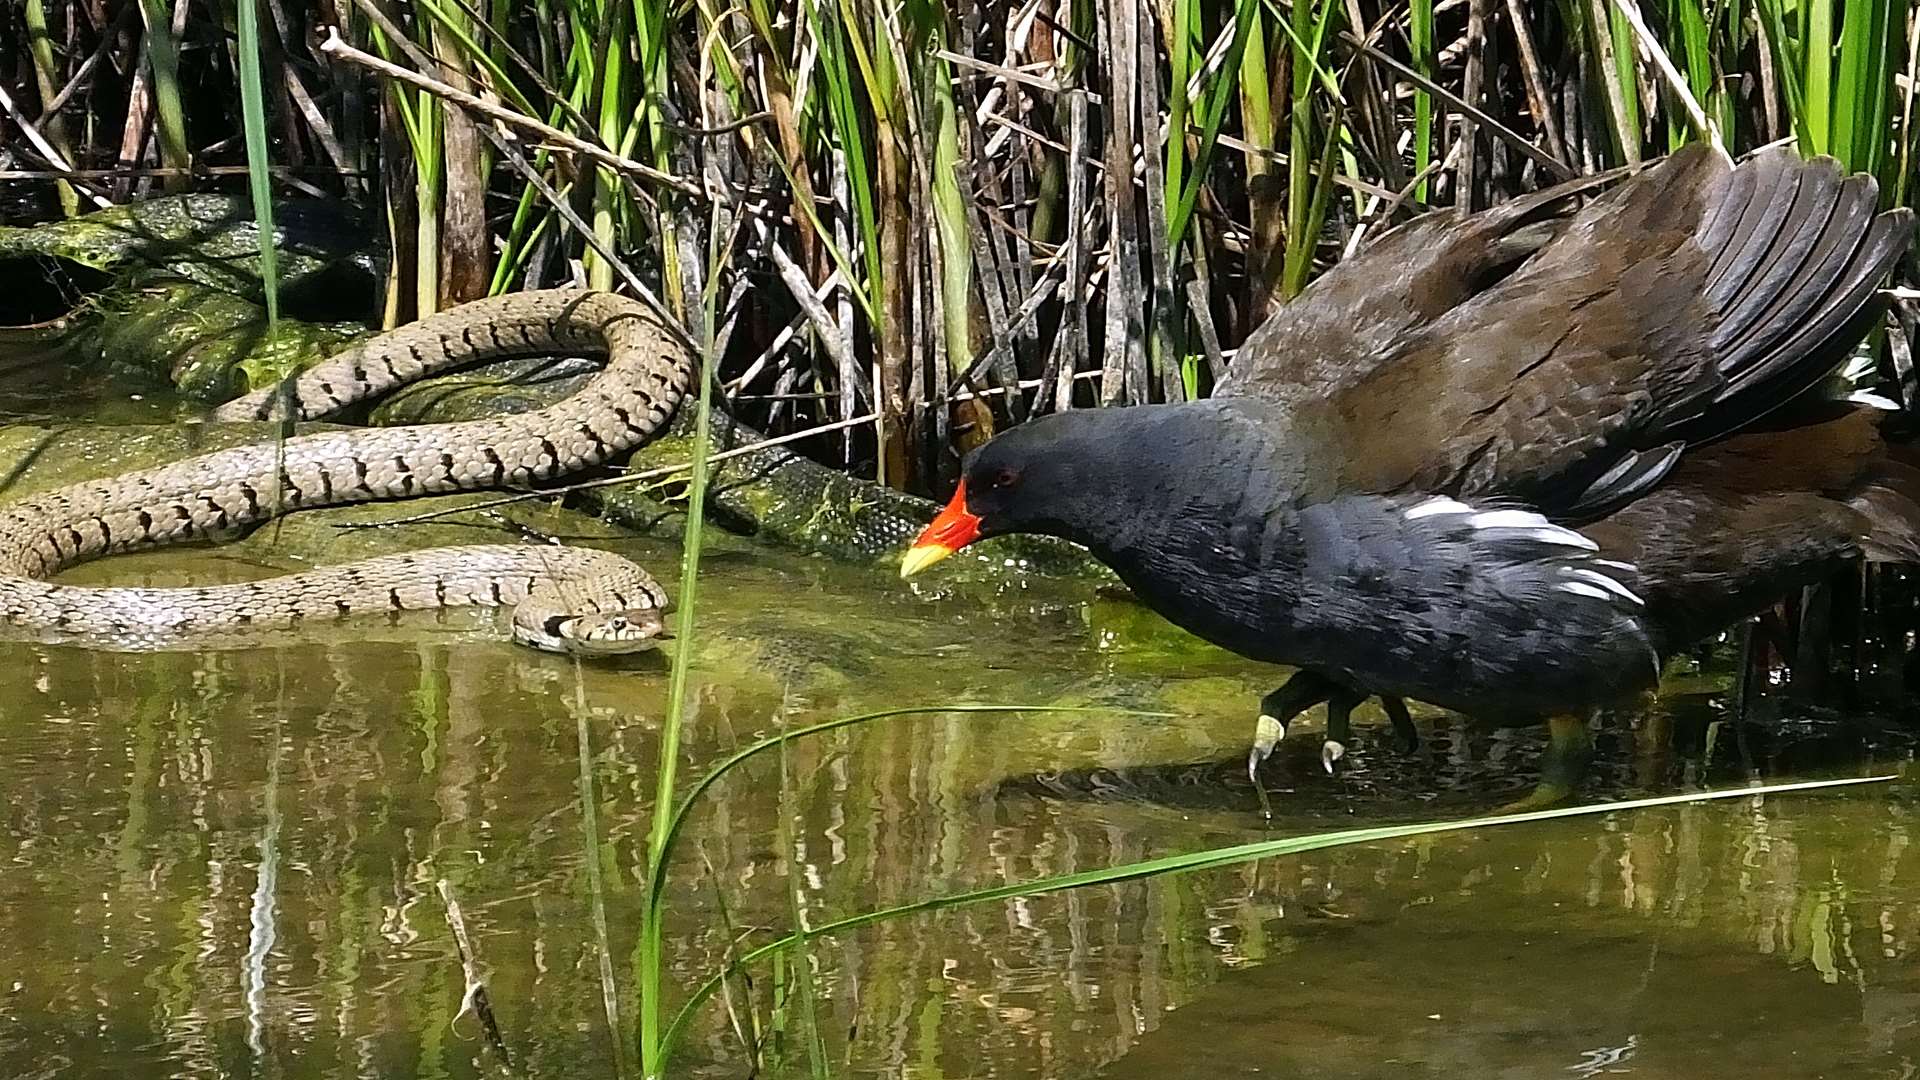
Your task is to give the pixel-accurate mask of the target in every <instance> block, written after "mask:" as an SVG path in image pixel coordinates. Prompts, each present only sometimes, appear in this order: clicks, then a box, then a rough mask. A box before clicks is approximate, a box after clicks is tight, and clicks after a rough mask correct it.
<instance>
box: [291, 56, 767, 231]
mask: <svg viewBox="0 0 1920 1080" xmlns="http://www.w3.org/2000/svg"><path fill="white" fill-rule="evenodd" d="M320 51H321V52H323V53H326V54H328V55H329V56H336V57H338V58H340V59H342V60H345V61H347V62H348V63H352V64H358V65H360V66H361V67H364V68H368V69H370V70H373V71H377V72H379V73H380V74H382V75H385V76H387V77H389V78H393V79H398V80H400V81H401V82H403V83H406V84H407V85H408V86H412V87H415V88H417V89H420V90H424V91H426V92H427V93H429V94H432V95H433V96H434V97H437V98H441V99H443V100H446V101H451V102H453V103H454V104H455V105H458V106H460V107H461V108H463V109H468V110H471V111H473V112H477V113H479V114H480V115H482V116H485V117H487V118H488V119H490V120H497V121H499V122H500V123H502V124H506V125H508V126H510V127H517V128H522V129H524V130H527V131H531V132H534V133H535V134H537V135H539V136H540V137H541V138H543V139H546V140H547V141H549V142H552V143H555V144H557V145H558V146H560V147H563V148H565V149H567V150H571V151H573V152H574V153H576V154H582V155H585V156H587V157H590V158H592V159H593V160H594V161H597V162H599V163H600V164H602V165H605V166H606V167H608V168H610V169H614V170H617V171H619V172H622V173H626V174H627V175H629V176H637V177H639V178H641V179H643V180H651V181H653V182H654V183H657V184H659V185H661V186H662V187H668V188H672V189H673V190H675V191H678V192H680V193H682V194H684V195H693V196H695V197H698V198H703V199H714V200H719V201H730V198H731V197H730V196H729V195H728V194H727V193H726V192H724V191H718V190H709V189H707V188H704V187H702V186H700V185H699V184H696V183H694V182H693V181H691V180H686V179H683V178H681V177H678V176H675V175H673V174H672V173H670V172H665V171H663V170H660V169H656V168H654V167H653V166H651V165H648V164H646V163H645V162H640V161H635V160H633V159H632V158H630V157H625V156H623V155H621V154H616V153H614V152H613V151H611V150H607V149H605V148H603V147H599V146H595V145H594V144H592V143H590V142H587V141H586V140H585V139H582V138H580V137H578V136H576V135H569V134H568V133H566V132H564V131H561V130H560V129H559V128H557V127H553V126H552V125H550V124H546V123H542V122H541V121H539V120H536V119H534V118H533V117H531V116H527V115H525V114H523V113H517V112H514V111H513V110H512V109H508V108H503V107H501V106H499V105H495V104H494V103H493V102H491V101H487V100H486V99H484V98H478V97H475V96H473V95H472V94H469V93H467V92H466V91H464V90H458V89H455V88H454V87H452V86H449V85H447V84H446V83H444V82H441V81H440V80H438V79H434V78H431V77H429V76H426V75H422V74H421V73H419V72H417V71H414V70H413V69H411V68H404V67H401V66H400V65H399V64H390V63H388V62H387V61H385V60H382V59H380V58H379V57H377V56H374V55H373V54H371V53H366V52H362V51H360V50H359V49H356V48H354V47H353V46H351V45H349V44H347V43H346V42H345V41H343V40H341V38H340V31H339V30H337V29H335V28H333V27H328V28H327V40H326V41H324V42H321V44H320Z"/></svg>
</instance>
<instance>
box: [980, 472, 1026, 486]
mask: <svg viewBox="0 0 1920 1080" xmlns="http://www.w3.org/2000/svg"><path fill="white" fill-rule="evenodd" d="M1019 479H1020V474H1019V473H1017V472H1014V471H1013V470H1012V469H1001V470H999V471H997V472H995V473H994V474H993V482H992V483H991V484H989V485H988V486H989V487H996V488H1003V487H1012V486H1013V485H1014V484H1015V483H1016V482H1017V481H1019Z"/></svg>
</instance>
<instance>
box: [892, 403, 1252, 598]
mask: <svg viewBox="0 0 1920 1080" xmlns="http://www.w3.org/2000/svg"><path fill="white" fill-rule="evenodd" d="M1269 450H1270V447H1269V444H1268V442H1267V439H1266V438H1265V437H1264V435H1263V434H1262V433H1261V432H1260V431H1259V429H1258V426H1257V425H1254V424H1251V423H1249V422H1248V420H1247V418H1246V417H1245V416H1244V415H1243V414H1242V413H1241V412H1240V411H1239V410H1237V409H1235V408H1232V407H1225V406H1221V405H1219V404H1217V403H1213V402H1195V403H1192V404H1188V405H1147V406H1139V407H1134V408H1124V409H1089V410H1080V411H1074V412H1067V413H1058V414H1055V415H1052V416H1047V417H1042V418H1041V419H1039V420H1035V421H1032V422H1030V423H1027V424H1022V425H1021V426H1019V427H1016V428H1014V429H1012V430H1011V431H1008V432H1006V433H1005V434H1003V435H1001V436H999V437H998V438H995V439H994V440H992V441H991V442H989V443H987V444H986V445H984V446H981V447H979V448H977V449H975V450H974V451H973V452H972V453H971V454H969V455H967V459H966V461H965V463H964V464H963V465H962V467H961V478H960V486H959V487H958V488H957V489H956V490H955V491H954V494H953V499H952V501H951V502H949V503H948V504H947V506H946V509H944V510H942V511H941V512H940V515H939V516H938V517H936V518H935V519H934V521H933V524H931V525H929V526H927V528H926V530H925V531H924V532H922V533H921V534H920V537H919V539H918V540H916V541H915V542H914V545H913V547H912V548H911V549H910V550H909V551H908V552H907V556H906V559H905V560H904V561H903V563H902V564H901V576H902V577H906V576H910V575H912V574H914V573H917V572H919V571H920V570H923V569H925V568H926V567H928V566H931V565H933V564H934V563H936V562H939V561H940V560H941V559H944V558H946V557H947V556H948V555H951V554H953V553H954V552H955V551H958V550H959V549H961V548H963V547H965V546H966V545H967V544H970V543H972V542H973V541H975V540H978V539H983V538H985V537H989V536H1000V535H1003V534H1006V533H1043V534H1046V535H1049V536H1058V537H1062V538H1064V539H1067V540H1073V541H1077V542H1079V543H1083V544H1086V545H1088V546H1089V547H1092V548H1094V549H1095V550H1096V551H1098V550H1101V549H1103V548H1109V547H1111V546H1114V545H1115V544H1116V543H1118V542H1119V541H1121V540H1122V539H1124V537H1125V536H1126V535H1127V534H1129V533H1130V532H1132V531H1133V530H1135V529H1137V528H1140V527H1142V526H1143V525H1150V524H1151V523H1153V522H1154V521H1156V520H1158V519H1161V518H1163V517H1164V516H1166V515H1169V514H1181V513H1188V512H1191V511H1193V510H1194V509H1195V508H1196V507H1197V506H1199V505H1202V504H1207V503H1217V502H1218V501H1219V500H1220V499H1222V498H1229V499H1237V498H1241V497H1243V496H1244V494H1245V490H1246V481H1247V480H1248V478H1249V476H1250V475H1251V474H1252V473H1259V474H1262V475H1268V474H1269V473H1270V470H1269V469H1268V468H1267V467H1265V465H1264V463H1265V462H1268V461H1270V460H1271V454H1270V452H1269Z"/></svg>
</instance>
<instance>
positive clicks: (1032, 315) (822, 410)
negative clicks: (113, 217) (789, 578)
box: [0, 0, 1916, 490]
mask: <svg viewBox="0 0 1920 1080" xmlns="http://www.w3.org/2000/svg"><path fill="white" fill-rule="evenodd" d="M168 7H169V5H164V4H155V3H153V2H152V0H118V2H117V3H114V2H110V3H108V4H106V5H105V8H106V10H107V11H108V13H109V16H110V17H109V19H108V21H107V24H106V25H104V26H103V25H97V24H96V22H95V21H94V18H93V17H92V16H91V15H89V14H88V12H89V11H91V10H92V9H90V8H87V7H85V6H83V5H80V4H78V3H55V2H51V0H31V2H29V3H27V4H25V5H23V6H21V7H19V8H17V9H15V10H14V11H10V12H9V14H8V15H7V16H6V18H7V19H8V20H9V23H10V25H9V30H18V31H20V32H19V33H18V34H9V35H8V36H6V37H5V38H0V41H8V42H17V43H18V44H16V45H12V46H7V45H0V50H7V49H9V48H10V49H13V50H17V51H14V52H12V53H10V54H8V53H5V52H0V63H4V64H5V65H6V66H5V67H4V68H0V70H11V71H12V72H13V73H14V74H13V76H12V77H11V78H9V79H8V80H7V86H8V93H9V98H8V102H9V104H8V107H7V117H6V120H7V123H8V124H9V125H10V126H11V127H13V128H16V129H18V131H19V132H20V133H21V134H27V133H28V130H29V128H31V135H30V136H29V137H28V138H26V139H25V140H24V141H15V142H16V145H20V146H21V147H22V149H21V151H20V152H19V153H18V154H17V156H16V161H15V164H16V166H18V167H16V168H14V169H13V170H12V171H9V172H7V173H5V174H0V175H4V178H5V180H4V182H5V183H6V184H7V185H8V186H9V187H10V188H12V189H13V190H14V191H15V192H17V193H20V194H21V195H24V196H26V197H29V198H36V199H39V200H42V201H43V210H44V212H54V213H57V212H60V211H61V210H62V209H63V208H65V209H68V210H74V209H78V208H79V207H80V206H81V205H82V203H81V202H80V201H79V200H77V199H68V200H67V201H65V202H62V201H61V198H56V196H61V197H64V196H62V193H66V194H68V195H71V194H72V193H74V192H80V193H84V194H86V195H88V196H90V197H95V198H102V199H106V198H110V199H124V198H128V197H133V196H137V195H138V194H139V193H140V192H142V191H145V190H151V189H152V188H153V186H154V185H156V184H164V185H179V184H181V183H184V182H187V181H189V180H190V179H191V182H193V183H201V184H204V183H214V182H219V183H231V182H234V181H228V180H223V179H220V178H221V177H223V176H225V175H227V174H228V173H237V172H238V171H240V170H241V169H242V167H243V165H244V163H245V161H246V160H248V159H249V158H259V157H261V156H263V155H264V156H266V157H270V158H271V159H272V161H273V163H274V174H275V177H276V182H275V184H274V188H275V190H276V191H277V192H278V193H279V194H280V195H282V196H295V195H299V194H303V193H334V194H341V195H346V196H349V197H353V198H356V199H360V200H362V201H365V202H367V203H369V204H371V205H372V206H374V207H377V208H378V209H379V210H381V211H382V212H383V215H384V219H385V221H386V223H387V227H388V231H389V237H388V239H389V240H390V242H391V243H392V246H393V249H394V252H395V258H394V260H393V264H392V270H391V279H390V280H389V282H388V283H387V289H386V293H385V300H384V312H385V317H386V318H387V319H388V320H389V321H399V320H402V319H406V318H410V317H412V316H413V315H414V314H416V313H418V312H420V311H425V310H430V309H433V308H436V307H439V306H444V305H447V304H452V303H457V302H460V301H462V300H466V299H470V298H472V297H474V296H476V295H479V294H481V293H484V292H488V291H501V290H506V289H514V288H521V287H528V286H539V285H543V284H550V283H553V282H555V281H559V280H565V279H567V278H568V277H569V276H570V275H571V274H572V273H573V272H574V271H573V270H571V269H570V268H572V267H579V268H580V272H581V273H582V274H583V276H584V280H586V281H588V282H590V283H592V284H594V285H597V286H602V287H605V286H610V285H612V284H614V283H616V282H622V283H625V285H626V286H627V287H628V288H633V289H636V290H639V291H644V292H646V293H648V294H650V295H653V296H655V297H657V299H658V301H659V302H660V303H661V304H663V305H664V306H665V307H667V308H668V309H670V310H672V311H673V312H675V313H676V314H678V315H679V316H680V317H681V318H682V319H683V320H684V321H685V322H686V324H687V325H690V326H691V325H693V324H694V323H695V322H697V321H699V320H700V318H701V316H700V315H699V314H698V313H699V312H700V311H701V309H702V308H703V307H705V306H708V304H709V303H710V304H711V305H712V307H713V312H714V314H713V325H714V337H713V340H714V342H715V344H716V347H717V348H719V349H720V351H721V352H722V354H723V355H722V377H723V380H724V381H723V387H722V388H723V389H724V390H725V391H726V392H727V393H728V394H729V395H730V397H731V400H732V401H733V403H734V405H735V406H736V407H738V408H740V409H742V410H744V411H745V413H746V415H747V416H748V418H749V419H753V420H756V421H759V422H761V423H763V424H764V425H765V426H767V427H769V428H770V429H772V430H773V431H775V432H776V433H784V432H789V431H799V430H805V429H807V428H809V427H811V426H817V425H822V424H826V423H830V422H835V421H847V420H860V421H862V422H861V423H859V424H856V425H853V426H851V427H847V428H843V429H839V430H838V431H837V432H836V433H835V434H832V435H826V436H821V437H819V438H817V439H816V440H815V442H816V445H814V446H813V447H812V448H811V450H812V452H814V453H815V454H817V455H819V456H823V457H828V458H833V459H836V460H837V461H839V462H841V463H844V464H845V465H847V466H848V467H849V468H852V469H855V470H857V471H860V472H862V473H863V474H865V475H869V476H875V477H879V478H882V479H884V480H885V481H886V482H888V483H890V484H892V485H894V486H897V487H905V488H909V489H914V490H927V489H937V488H940V487H941V486H942V483H943V481H944V479H945V478H947V477H949V476H950V475H951V470H952V468H953V465H954V462H955V461H956V459H957V458H956V455H957V453H958V452H959V451H960V450H963V449H964V448H965V447H966V446H968V445H971V444H972V443H973V442H976V441H978V440H979V439H980V438H982V437H984V436H985V435H987V434H989V433H991V431H993V430H994V429H996V428H997V427H1000V426H1004V425H1005V424H1007V423H1010V422H1017V421H1018V420H1019V419H1021V418H1023V417H1024V416H1026V415H1028V414H1030V413H1033V412H1042V411H1046V410H1049V409H1052V408H1057V407H1062V406H1063V405H1064V404H1065V403H1066V402H1067V401H1068V400H1069V399H1071V400H1073V401H1076V402H1077V403H1078V404H1081V405H1090V404H1095V403H1108V404H1117V403H1126V402H1138V401H1147V400H1164V399H1170V398H1180V397H1185V396H1190V395H1194V394H1202V393H1205V392H1206V391H1207V389H1208V387H1209V386H1210V385H1211V383H1212V382H1213V380H1214V379H1215V378H1217V377H1218V376H1219V374H1220V373H1221V372H1222V371H1223V370H1224V367H1225V364H1226V360H1227V355H1228V352H1227V350H1228V349H1229V348H1230V347H1231V346H1232V344H1233V343H1234V342H1236V341H1238V340H1239V339H1240V338H1242V337H1243V336H1244V335H1245V334H1246V332H1247V331H1248V330H1249V329H1250V328H1251V327H1252V326H1254V325H1255V324H1257V323H1258V322H1259V320H1260V319H1261V318H1262V316H1263V315H1264V314H1265V313H1266V312H1267V311H1269V310H1270V309H1271V307H1272V305H1274V304H1276V303H1280V302H1283V300H1284V298H1285V297H1287V296H1290V295H1292V294H1293V293H1296V292H1298V291H1299V289H1300V288H1301V287H1302V286H1303V285H1304V284H1305V283H1306V282H1307V281H1308V280H1310V279H1311V277H1312V276H1313V274H1314V273H1315V272H1316V270H1317V269H1319V268H1322V267H1324V266H1325V265H1327V264H1328V263H1329V262H1330V261H1332V260H1335V259H1338V258H1339V257H1340V256H1341V254H1342V253H1343V252H1345V251H1347V250H1350V249H1352V248H1353V247H1354V246H1355V245H1357V244H1358V243H1360V242H1363V241H1364V239H1365V237H1366V236H1367V235H1369V234H1371V233H1376V232H1378V231H1379V230H1380V229H1382V228H1384V227H1386V226H1387V225H1389V224H1391V223H1392V222H1394V221H1397V220H1401V219H1403V218H1404V217H1405V216H1407V215H1409V214H1411V213H1414V212H1416V211H1417V210H1419V209H1420V208H1421V207H1422V206H1424V205H1428V204H1442V205H1444V204H1452V205H1471V206H1484V205H1487V204H1489V203H1491V202H1493V201H1496V200H1498V199H1500V198H1503V197H1505V196H1507V195H1510V194H1512V193H1514V192H1517V191H1521V190H1525V189H1528V188H1531V187H1535V186H1538V185H1539V184H1541V183H1544V182H1547V181H1548V180H1551V179H1553V178H1555V177H1562V176H1570V175H1575V174H1579V173H1585V172H1591V171H1596V170H1599V169H1604V168H1608V167H1611V166H1614V165H1620V164H1629V163H1633V162H1638V161H1641V160H1643V159H1645V158H1646V157H1649V156H1654V155H1657V154H1659V153H1662V152H1664V151H1665V150H1666V149H1668V148H1669V147H1671V146H1673V145H1675V144H1677V143H1678V142H1681V141H1684V140H1686V139H1691V138H1697V137H1700V136H1701V135H1702V134H1706V135H1708V136H1709V137H1713V138H1718V139H1719V140H1721V141H1722V142H1723V143H1724V144H1725V145H1726V146H1727V148H1728V149H1729V150H1730V151H1731V152H1734V153H1736V154H1737V153H1740V152H1743V151H1746V150H1748V149H1751V148H1753V147H1755V146H1759V145H1762V144H1765V143H1768V142H1772V141H1775V140H1777V139H1781V138H1784V137H1788V136H1796V135H1797V136H1798V137H1799V138H1800V140H1801V142H1802V144H1803V145H1804V146H1806V147H1808V148H1809V149H1810V150H1814V151H1819V152H1826V153H1832V154H1834V155H1835V156H1837V157H1839V158H1840V159H1841V160H1842V161H1844V162H1845V163H1846V164H1847V165H1848V166H1849V167H1850V168H1856V169H1864V170H1867V171H1870V172H1873V173H1875V174H1876V175H1878V176H1879V177H1880V178H1881V180H1882V182H1883V185H1884V186H1885V189H1886V192H1887V198H1888V199H1889V201H1895V200H1904V199H1905V198H1906V197H1907V194H1908V192H1909V191H1910V190H1911V188H1912V182H1913V181H1912V176H1913V170H1914V149H1915V138H1914V134H1913V98H1914V78H1913V75H1914V70H1915V48H1914V46H1915V40H1916V36H1915V34H1914V31H1913V25H1912V23H1913V13H1912V11H1911V9H1910V7H1909V6H1908V5H1904V4H1901V3H1898V2H1896V0H1736V2H1720V0H1711V2H1710V0H1665V2H1661V3H1647V2H1645V0H1556V2H1554V3H1547V4H1522V3H1516V2H1513V0H1508V2H1507V3H1504V4H1501V3H1495V2H1493V0H1473V2H1471V3H1458V4H1436V3H1434V2H1433V0H1411V2H1410V3H1408V4H1404V5H1402V4H1391V3H1389V4H1381V3H1372V2H1368V3H1357V4H1356V3H1341V2H1334V0H1302V2H1300V3H1297V4H1286V3H1278V2H1274V0H1172V2H1170V3H1169V4H1167V5H1165V6H1163V7H1160V8H1153V7H1148V8H1140V7H1138V6H1136V5H1113V4H1106V3H1084V2H1073V0H1049V2H1047V3H1044V4H1040V5H1037V6H1036V5H1004V4H1000V5H984V6H979V5H976V6H963V7H952V6H942V5H936V4H931V3H926V2H911V3H902V4H898V5H894V4H887V3H879V2H876V0H837V2H833V3H828V2H823V0H805V2H803V3H799V4H796V5H782V4H772V3H768V2H767V0H751V2H748V3H744V4H741V5H736V6H731V7H723V6H720V5H717V4H712V3H707V2H705V0H700V2H694V3H686V4H666V3H660V2H657V0H639V2H638V3H634V4H621V3H606V2H604V0H585V2H571V3H566V4H557V3H551V2H548V0H542V2H539V3H534V4H520V3H509V2H506V0H481V2H478V3H471V4H469V3H465V2H462V0H432V2H423V3H421V4H418V5H414V6H411V7H399V6H391V5H382V4H380V3H378V2H377V0H355V2H354V3H352V4H342V5H339V6H338V7H337V8H329V9H326V10H329V11H337V12H338V14H339V17H340V23H339V25H338V26H337V27H328V26H320V25H315V24H314V23H312V22H311V20H312V19H314V18H315V17H316V16H315V14H314V12H315V11H316V10H318V9H313V8H311V7H303V6H300V5H288V4H285V3H284V2H283V0H248V2H242V3H236V4H234V5H232V6H231V7H228V6H225V5H219V4H214V3H212V2H211V0H187V2H184V3H180V4H175V5H171V8H172V12H171V14H172V16H173V18H172V21H171V22H170V21H169V20H168V19H166V18H161V17H158V16H159V15H161V14H163V13H165V12H166V9H167V8H168ZM256 11H259V12H265V13H267V14H268V15H270V16H271V17H264V18H263V17H256ZM116 12H118V13H119V16H120V17H119V18H118V20H117V21H116V20H115V19H114V18H112V17H111V16H112V15H113V14H114V13H116ZM176 30H177V32H176ZM114 33H121V34H122V36H121V37H119V38H114V37H112V34H114ZM336 35H337V36H336ZM256 38H257V39H258V40H255V39H256ZM96 55H103V56H104V57H105V62H95V61H92V60H91V59H90V58H92V57H94V56H96ZM370 65H372V66H370ZM380 65H389V66H387V67H380ZM395 66H397V68H398V69H400V70H401V72H402V73H405V72H414V73H418V74H417V75H415V76H414V77H413V78H412V80H411V81H409V82H401V81H397V79H396V77H395V73H394V67H395ZM255 69H257V70H255ZM449 95H452V96H453V97H455V98H458V99H460V100H465V101H468V102H478V103H479V104H480V105H481V106H482V107H483V108H484V109H485V110H486V111H485V114H484V115H480V114H476V113H475V112H473V111H472V110H470V109H467V108H464V107H461V106H456V105H452V104H449V101H448V96H449ZM49 104H56V105H57V106H58V107H57V108H55V109H52V110H49V109H47V108H46V106H47V105H49ZM249 118H251V120H252V122H248V120H249ZM55 159H58V160H55ZM182 169H192V170H200V171H201V173H202V174H203V175H204V177H205V179H204V180H201V179H196V178H190V177H187V176H184V175H183V174H182V172H181V171H180V170H182ZM143 170H144V171H143ZM222 170H225V171H224V172H223V171H222ZM1119 178H1132V182H1130V183H1120V182H1118V180H1119ZM236 179H237V177H236ZM1907 314H1910V313H1907Z"/></svg>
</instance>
